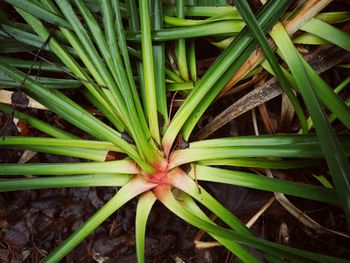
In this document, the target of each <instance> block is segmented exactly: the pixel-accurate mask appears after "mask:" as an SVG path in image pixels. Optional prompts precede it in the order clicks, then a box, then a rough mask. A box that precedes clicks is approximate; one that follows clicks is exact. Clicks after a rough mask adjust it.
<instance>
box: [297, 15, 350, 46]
mask: <svg viewBox="0 0 350 263" xmlns="http://www.w3.org/2000/svg"><path fill="white" fill-rule="evenodd" d="M300 29H301V30H303V31H306V32H308V33H311V34H313V35H316V36H318V37H320V38H323V39H325V40H327V41H329V42H330V43H333V44H335V45H337V46H339V47H341V48H343V49H345V50H347V51H349V52H350V35H349V34H348V33H346V32H344V31H342V30H340V29H338V28H336V27H334V26H332V25H330V24H328V23H326V22H323V21H321V20H319V19H316V18H313V19H311V20H310V21H309V22H308V23H306V24H305V25H303V26H302V27H301V28H300Z"/></svg>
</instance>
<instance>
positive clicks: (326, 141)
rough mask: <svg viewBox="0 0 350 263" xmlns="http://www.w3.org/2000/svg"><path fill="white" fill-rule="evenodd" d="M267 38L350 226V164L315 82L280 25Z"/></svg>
mask: <svg viewBox="0 0 350 263" xmlns="http://www.w3.org/2000/svg"><path fill="white" fill-rule="evenodd" d="M271 36H272V38H273V39H274V41H275V43H276V45H277V46H278V48H279V50H280V51H281V53H282V55H283V57H284V58H285V60H286V62H287V64H288V66H289V69H290V70H291V72H292V75H293V76H294V78H295V81H296V82H297V85H298V87H299V89H300V92H301V94H302V97H303V99H304V101H305V104H306V106H307V108H308V110H309V112H310V115H311V118H312V119H313V121H314V124H315V128H316V133H317V135H318V137H319V139H320V144H321V147H322V150H323V154H324V156H325V158H326V160H327V164H328V167H329V170H330V174H331V176H332V178H333V181H334V184H335V186H336V190H337V192H338V194H339V197H340V200H341V202H342V206H343V209H344V211H345V214H346V218H347V222H348V224H350V179H349V177H348V175H347V173H348V171H350V165H349V162H348V160H347V157H346V155H345V152H344V150H343V148H342V145H341V144H340V142H339V140H338V139H337V136H336V135H335V133H334V131H333V129H332V127H331V126H330V125H329V123H328V121H327V118H326V115H325V113H324V110H323V108H322V106H321V104H320V102H319V99H318V98H317V96H316V95H315V91H314V87H315V88H316V86H317V84H318V83H315V82H314V80H313V79H312V78H310V76H309V74H308V71H307V69H306V68H305V66H304V64H303V63H302V60H301V57H300V55H299V54H298V53H297V51H296V50H295V47H294V45H293V43H292V42H291V40H290V39H289V36H288V34H287V32H286V31H285V29H284V28H283V26H282V25H281V24H277V25H276V26H275V28H274V30H273V31H272V32H271Z"/></svg>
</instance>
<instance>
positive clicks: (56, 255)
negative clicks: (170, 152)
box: [43, 176, 154, 263]
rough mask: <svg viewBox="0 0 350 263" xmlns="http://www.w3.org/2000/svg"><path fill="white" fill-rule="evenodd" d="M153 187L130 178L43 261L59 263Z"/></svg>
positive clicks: (141, 179) (136, 178) (140, 178)
mask: <svg viewBox="0 0 350 263" xmlns="http://www.w3.org/2000/svg"><path fill="white" fill-rule="evenodd" d="M153 186H154V185H153V184H151V183H148V182H147V181H145V179H144V178H143V177H142V176H137V177H134V178H132V179H131V180H130V181H129V182H128V183H127V184H125V185H124V186H123V187H122V188H121V189H120V190H119V191H118V192H117V193H116V194H115V195H114V196H113V197H112V198H111V199H110V200H109V201H108V202H107V203H106V204H105V205H104V206H103V207H102V208H100V209H99V210H98V211H97V212H96V213H95V214H94V215H93V216H91V217H90V218H89V219H88V220H87V221H86V222H85V223H84V224H82V225H81V226H80V227H79V228H78V229H77V230H76V231H75V232H74V233H73V234H72V235H71V236H70V237H69V238H67V239H66V240H65V241H63V243H61V244H60V245H59V246H58V247H57V248H56V249H55V250H54V251H52V252H51V254H50V255H49V256H48V257H47V258H45V259H44V260H43V262H45V263H53V262H59V261H60V260H61V259H62V258H63V257H64V256H65V255H67V254H68V253H69V252H70V251H72V249H73V248H75V247H76V246H77V245H78V244H79V243H80V242H81V241H83V240H84V239H85V238H86V237H87V236H88V235H89V234H90V233H91V232H92V231H94V230H95V229H96V228H97V227H98V226H99V225H100V224H101V223H102V222H103V221H105V220H106V219H107V218H108V217H109V216H110V215H111V214H113V213H114V212H115V211H117V210H118V209H119V208H120V207H121V206H123V205H124V204H125V203H127V202H128V201H130V200H131V199H132V198H134V197H135V196H137V195H139V194H141V193H143V192H145V191H147V190H148V189H150V188H152V187H153Z"/></svg>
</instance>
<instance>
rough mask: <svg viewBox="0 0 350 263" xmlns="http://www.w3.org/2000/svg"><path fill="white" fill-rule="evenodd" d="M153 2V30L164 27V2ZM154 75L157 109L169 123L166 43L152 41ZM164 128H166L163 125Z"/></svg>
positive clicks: (157, 0) (165, 121)
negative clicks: (166, 85) (166, 84)
mask: <svg viewBox="0 0 350 263" xmlns="http://www.w3.org/2000/svg"><path fill="white" fill-rule="evenodd" d="M150 3H151V10H152V14H151V22H152V23H151V26H152V31H153V30H160V29H163V14H162V2H161V1H160V0H155V1H150ZM152 48H153V61H154V76H155V87H156V98H157V109H158V111H159V113H160V114H161V115H162V117H163V119H164V122H163V123H164V124H166V123H168V107H167V96H166V87H165V47H164V43H152ZM162 128H163V130H164V128H165V126H164V127H162Z"/></svg>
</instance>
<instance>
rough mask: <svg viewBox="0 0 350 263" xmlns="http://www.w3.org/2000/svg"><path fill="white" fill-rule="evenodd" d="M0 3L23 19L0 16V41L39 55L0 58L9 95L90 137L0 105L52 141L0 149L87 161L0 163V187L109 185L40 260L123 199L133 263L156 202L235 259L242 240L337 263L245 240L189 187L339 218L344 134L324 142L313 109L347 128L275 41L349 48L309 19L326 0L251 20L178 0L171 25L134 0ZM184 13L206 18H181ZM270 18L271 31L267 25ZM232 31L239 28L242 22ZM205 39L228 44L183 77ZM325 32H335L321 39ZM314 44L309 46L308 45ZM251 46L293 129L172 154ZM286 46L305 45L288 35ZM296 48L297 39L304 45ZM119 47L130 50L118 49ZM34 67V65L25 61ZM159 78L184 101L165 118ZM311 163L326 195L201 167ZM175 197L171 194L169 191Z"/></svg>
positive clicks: (271, 253)
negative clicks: (111, 190) (74, 95)
mask: <svg viewBox="0 0 350 263" xmlns="http://www.w3.org/2000/svg"><path fill="white" fill-rule="evenodd" d="M6 2H7V3H8V4H10V5H12V6H13V7H14V8H15V9H16V11H17V12H18V14H19V15H20V16H21V17H22V18H23V19H24V21H25V23H23V22H14V21H11V20H10V19H9V18H8V17H6V14H5V13H4V14H1V16H0V18H1V21H2V31H1V32H2V36H1V37H2V38H4V39H8V38H9V37H10V38H15V39H16V40H17V41H19V42H21V43H22V45H23V47H24V48H26V50H27V51H28V52H31V53H33V51H32V50H33V47H36V48H39V51H38V52H37V53H34V54H35V56H36V57H35V61H34V62H33V63H30V62H28V61H24V60H19V59H14V58H11V56H6V57H1V58H0V72H2V73H1V74H3V75H0V77H1V81H2V83H3V84H6V85H8V87H9V88H10V86H11V85H12V86H16V85H18V84H19V85H20V86H21V89H22V90H23V91H24V92H25V93H26V94H28V95H29V96H31V97H32V98H33V99H35V100H36V101H38V102H40V103H41V104H43V105H44V106H46V107H47V108H48V109H49V110H50V111H52V112H54V113H56V114H57V115H59V116H61V117H63V118H64V119H66V120H67V121H68V122H70V123H72V124H73V125H75V126H76V127H78V128H80V129H81V130H82V131H84V132H85V133H87V134H89V135H91V136H92V137H94V140H86V139H82V138H79V137H77V136H76V135H73V134H71V133H69V132H67V131H63V130H60V129H59V128H56V127H53V126H51V125H49V124H47V123H45V122H43V121H40V120H38V119H36V118H34V117H32V116H29V115H27V114H25V113H23V112H20V111H18V110H16V109H14V108H12V107H10V106H6V105H5V104H0V109H1V110H2V111H4V112H7V113H10V114H11V113H12V114H13V115H14V116H15V117H17V118H19V119H23V120H25V121H27V122H28V123H29V124H30V125H32V126H33V127H35V128H37V129H38V130H40V131H42V132H44V133H46V134H47V135H49V136H51V137H52V138H49V137H33V138H32V137H30V138H26V137H15V136H13V137H10V136H8V137H3V138H2V140H1V141H0V145H1V146H4V147H14V148H18V149H30V150H33V151H39V152H48V153H54V154H61V155H67V156H74V157H80V158H84V159H87V160H91V161H94V162H88V163H86V162H84V163H67V164H21V165H19V164H2V165H1V169H0V174H1V175H6V176H8V177H7V179H2V180H1V181H0V191H15V190H24V189H38V188H49V187H83V186H115V187H120V188H119V190H118V191H117V193H116V194H115V196H114V197H112V198H111V199H110V200H109V201H108V202H107V203H106V204H105V205H104V206H103V207H102V208H101V209H100V210H98V211H97V212H96V213H95V214H94V215H93V216H92V217H91V218H90V219H89V220H88V221H86V222H85V223H84V224H83V225H81V226H80V227H79V228H78V229H77V230H76V231H75V232H74V233H73V234H72V235H71V236H70V237H69V238H68V239H66V240H65V241H64V242H63V243H62V244H61V245H60V246H59V247H58V248H56V249H55V250H54V251H52V252H51V254H50V255H49V256H48V257H47V258H46V259H44V262H58V261H59V260H60V259H62V258H63V257H64V256H65V255H67V254H68V253H69V252H70V251H71V250H72V249H74V248H75V247H76V246H77V245H78V244H79V243H80V242H81V241H82V240H83V239H84V238H85V237H86V236H88V235H89V234H90V233H91V232H92V231H94V230H95V229H96V228H97V227H98V226H99V225H100V224H101V223H102V222H103V221H104V220H105V219H106V218H108V217H109V216H110V215H111V214H113V213H114V212H115V211H116V210H117V209H119V208H120V207H121V206H123V205H124V204H125V203H127V202H128V201H129V200H131V199H133V198H135V197H139V201H138V207H137V211H136V247H137V255H138V260H139V262H144V255H143V252H144V239H145V228H146V222H147V218H148V215H149V213H150V211H151V209H152V206H153V204H154V202H155V201H156V200H159V201H160V202H161V203H163V204H164V205H165V206H166V207H167V208H169V210H171V211H172V212H173V213H174V214H176V215H177V216H179V217H181V218H182V219H184V220H185V221H187V222H189V223H190V224H192V225H194V226H196V227H198V228H200V229H203V230H204V231H206V232H207V233H208V234H209V235H211V236H212V237H213V238H215V239H216V240H218V241H219V242H220V243H221V244H222V245H224V246H225V247H226V248H227V249H229V250H230V251H231V252H232V253H234V254H235V255H236V256H237V257H238V258H239V259H241V260H242V261H244V262H258V259H257V258H256V257H255V256H254V255H253V254H252V253H251V252H249V251H248V250H247V249H246V247H245V246H246V245H247V246H251V247H254V248H256V249H258V250H259V251H261V252H262V253H263V254H264V256H265V257H266V258H267V259H268V260H269V261H281V260H283V259H292V260H297V261H303V262H305V261H320V262H329V261H330V260H337V261H339V262H341V261H343V260H341V259H334V258H332V257H328V256H324V255H320V254H316V253H311V252H307V251H303V250H299V249H295V248H291V247H287V246H284V245H280V244H277V243H273V242H270V241H266V240H263V239H261V238H258V237H255V236H254V235H253V234H252V232H251V231H250V230H249V229H248V228H247V227H246V226H245V225H244V224H243V223H242V222H241V221H240V220H239V219H238V218H237V217H235V216H234V215H233V214H232V213H231V212H230V211H228V210H227V209H225V208H224V207H223V206H222V205H221V204H220V203H219V202H218V201H216V200H215V199H214V198H213V197H212V196H211V195H210V194H209V193H208V192H206V191H205V189H203V188H202V187H201V186H200V184H199V182H200V181H210V182H220V183H226V184H233V185H239V186H245V187H250V188H254V189H260V190H265V191H271V192H279V193H285V194H288V195H292V196H298V197H302V198H306V199H311V200H316V201H321V202H326V203H329V204H332V205H339V206H341V207H342V208H343V209H344V212H345V214H346V218H347V221H348V223H349V222H350V182H349V181H350V179H349V174H348V171H349V170H350V169H349V163H348V160H347V156H348V155H349V154H350V137H349V136H348V135H346V134H342V135H336V134H335V132H334V131H333V129H332V127H331V125H330V124H329V121H328V120H327V115H326V114H325V112H324V110H323V106H325V107H327V108H328V109H329V110H330V111H331V112H332V114H334V116H335V117H336V118H339V120H340V121H341V122H342V123H343V124H344V125H345V126H346V127H347V128H350V110H349V107H348V106H347V105H346V103H345V102H344V101H343V100H341V99H340V98H339V97H338V96H337V95H336V94H335V93H333V90H332V89H331V87H329V85H328V84H327V83H326V82H325V81H324V80H323V79H321V77H320V76H319V75H317V73H315V71H314V70H313V69H312V68H311V67H310V66H309V65H308V64H307V63H306V62H305V61H304V59H303V58H302V57H301V56H300V54H299V53H298V51H297V50H296V48H295V46H294V45H293V44H292V42H291V39H290V37H289V35H288V34H290V35H293V34H294V33H295V32H296V31H297V30H298V29H300V28H301V29H302V30H304V31H306V32H308V33H310V34H314V35H316V36H317V37H319V38H321V39H325V40H326V41H328V42H332V43H334V44H336V45H338V46H340V47H342V48H343V49H345V50H347V51H349V52H350V36H349V35H348V34H347V33H344V32H343V31H341V30H339V29H338V28H336V27H334V26H332V25H330V24H328V23H327V22H322V21H321V20H319V19H318V18H313V17H314V16H315V15H316V14H317V13H318V12H320V11H321V9H322V8H323V7H324V6H326V5H327V4H328V3H329V2H330V1H316V2H317V3H316V4H315V3H314V2H315V1H312V0H310V1H306V3H305V4H304V6H302V7H301V8H299V9H296V10H292V13H291V14H288V15H286V16H285V15H284V14H285V11H286V10H287V8H288V6H289V5H290V4H291V1H288V0H280V1H277V0H270V1H268V2H267V3H266V4H265V5H264V6H263V7H262V8H261V10H259V12H258V14H256V16H254V15H253V13H252V11H251V10H250V7H249V6H248V5H247V3H246V2H245V1H244V0H238V1H235V4H236V7H237V8H238V9H236V8H234V7H232V6H225V7H221V8H209V7H206V8H201V7H200V6H192V7H187V8H185V5H184V1H177V4H176V16H177V17H171V16H168V15H169V14H170V13H171V8H170V9H168V8H166V7H164V6H163V5H162V3H161V2H160V1H143V0H140V1H139V4H138V5H137V3H136V2H135V1H126V2H125V4H124V3H120V2H119V1H118V0H105V1H101V2H100V5H97V4H94V3H89V4H87V1H83V0H74V1H68V0H35V1H29V0H6ZM71 2H72V3H71ZM173 8H174V7H173ZM300 10H302V11H300ZM161 11H164V13H165V14H167V15H166V16H164V21H165V22H166V23H167V25H168V26H169V28H166V29H163V15H162V12H161ZM305 11H307V12H305ZM137 12H139V14H138V13H137ZM196 12H197V13H196ZM217 12H219V13H217ZM126 14H127V16H125V15H126ZM150 14H153V15H150ZM186 16H209V17H210V18H208V19H202V20H200V19H196V20H188V19H185V17H186ZM100 17H102V18H101V19H99V18H100ZM125 17H127V18H128V26H125V23H123V20H124V19H125ZM340 18H341V19H344V20H347V19H349V15H348V14H346V15H343V16H342V14H341V13H339V14H336V15H334V17H333V19H340ZM280 19H282V21H283V23H284V26H285V27H284V26H283V25H282V23H281V22H278V21H279V20H280ZM310 19H311V20H310ZM328 19H330V18H328ZM309 20H310V21H309ZM325 20H326V19H325ZM307 21H309V22H307ZM124 22H125V21H124ZM305 22H306V23H305ZM245 23H246V24H247V26H244V25H245ZM174 26H176V27H174ZM320 27H322V28H323V27H325V28H326V29H327V30H328V32H326V33H325V32H324V31H320V30H319V29H320ZM272 28H273V29H272ZM285 28H286V29H287V31H288V32H287V31H286V29H285ZM271 29H272V31H271V32H270V34H271V36H272V39H273V40H274V41H275V44H276V45H277V47H278V49H279V51H278V52H277V54H278V55H279V56H280V57H281V59H282V60H285V62H286V63H287V65H288V68H289V70H290V73H289V71H287V70H286V69H285V68H283V67H281V66H280V65H279V64H278V61H277V58H276V57H275V55H274V54H275V52H274V51H273V46H272V44H271V43H272V42H270V43H269V40H267V39H266V34H267V32H269V31H270V30H271ZM152 30H153V31H152ZM321 32H322V33H321ZM211 35H215V36H217V35H220V36H226V35H229V36H230V37H233V38H234V39H233V41H232V39H231V40H229V42H230V41H231V43H230V44H229V45H228V46H227V47H226V46H225V47H226V48H225V50H224V51H223V52H222V53H221V54H220V55H219V56H218V58H217V59H216V60H215V62H214V64H213V65H212V66H211V67H210V68H209V69H208V71H207V72H206V73H205V74H204V75H203V76H202V77H201V78H200V79H197V74H196V71H197V70H196V57H195V48H196V47H195V43H194V40H193V37H196V36H211ZM329 35H333V36H336V37H333V38H329V37H327V36H329ZM317 37H315V38H313V39H311V42H312V41H314V42H315V41H317V39H318V38H317ZM305 38H306V37H305ZM174 39H177V40H176V52H175V58H176V61H177V63H178V69H177V68H176V67H174V66H173V65H172V64H171V65H170V67H168V68H166V66H165V61H166V60H167V59H168V60H171V59H173V55H172V54H171V50H169V49H166V48H165V46H164V41H168V40H174ZM255 39H256V40H257V43H258V44H259V45H260V46H261V48H262V50H263V52H264V54H265V56H266V58H267V62H264V63H262V65H263V67H264V68H266V69H267V70H270V71H271V72H272V74H275V75H276V78H277V79H278V80H279V81H280V83H281V85H282V87H283V88H284V90H285V92H286V94H288V97H289V99H290V101H291V102H292V104H293V106H294V107H295V110H296V112H297V115H298V118H299V120H300V123H301V126H302V129H303V133H305V134H304V135H292V134H290V135H263V136H245V137H235V138H217V139H211V140H202V141H193V142H190V143H188V145H187V147H183V146H181V141H182V140H185V141H189V140H191V133H192V131H193V130H194V128H195V127H196V124H197V123H198V120H199V118H200V117H201V116H202V115H203V113H204V112H205V110H206V109H207V108H208V107H209V105H211V104H212V103H214V100H215V98H217V96H218V95H219V94H220V92H222V91H223V90H225V89H226V86H225V85H226V83H227V82H229V81H230V79H231V77H232V75H233V73H235V72H238V71H239V70H240V69H241V68H242V65H244V63H245V62H246V61H249V60H250V59H251V54H255V53H254V50H255V49H256V42H255ZM315 39H316V40H315ZM298 41H305V40H303V38H300V37H299V40H298ZM306 41H310V40H308V39H307V38H306ZM318 41H319V40H318ZM138 42H140V47H141V48H140V50H138V48H139V45H138ZM328 42H327V43H328ZM130 43H136V44H135V45H132V46H133V48H132V47H130V46H129V45H130ZM312 43H313V42H312ZM318 43H319V42H318ZM46 44H47V46H46ZM186 44H188V48H187V49H186ZM34 50H36V49H34ZM43 50H44V51H45V52H47V53H49V54H50V55H51V56H53V57H54V60H55V61H56V62H55V63H52V62H51V61H50V60H47V59H45V57H44V56H43V55H42V52H44V51H43ZM17 51H18V50H17ZM131 56H133V57H131ZM38 59H45V61H44V62H40V63H38V62H37V61H36V60H38ZM260 62H261V61H258V62H257V63H256V64H259V63H260ZM134 65H135V67H134ZM20 69H29V73H30V72H31V70H33V69H40V70H41V71H53V72H60V73H67V74H69V75H71V76H74V79H73V80H71V81H70V82H69V81H67V80H66V79H64V78H62V79H60V78H55V79H50V78H47V79H45V78H43V79H36V78H35V77H34V76H30V75H29V76H27V75H28V74H25V73H24V72H22V71H21V70H20ZM271 69H272V70H271ZM245 73H247V72H245ZM135 76H137V80H138V81H137V82H136V81H135ZM166 79H167V81H169V82H171V83H172V86H171V87H172V88H171V89H170V90H171V91H175V92H182V96H183V97H184V101H183V103H182V105H181V107H180V108H179V109H178V110H177V111H176V113H175V114H174V116H171V111H172V101H170V100H168V98H167V94H166ZM77 83H78V84H79V83H82V84H83V86H84V88H82V89H81V90H80V91H79V92H81V94H83V95H84V96H85V97H86V98H87V100H89V101H90V102H91V104H93V105H94V106H95V107H96V108H97V109H98V110H99V111H100V112H102V113H103V114H104V117H105V121H101V120H100V119H98V118H96V117H95V116H93V115H92V114H91V113H89V112H88V111H87V110H86V109H84V108H83V107H82V106H80V105H79V104H78V103H77V102H76V101H74V100H73V99H71V98H69V97H68V96H67V95H65V92H64V91H61V90H60V89H59V88H63V86H64V85H67V86H68V87H69V88H76V87H77ZM184 90H185V91H184ZM188 90H190V91H188ZM186 91H187V92H186ZM295 91H297V92H300V94H301V96H302V98H303V100H304V102H305V104H306V106H307V109H308V112H309V113H310V116H311V119H312V123H313V125H314V126H315V129H316V133H317V136H315V135H309V134H306V133H308V125H307V121H306V119H305V116H304V112H303V109H302V106H301V105H300V102H299V101H298V98H297V96H295V93H294V92H295ZM169 101H170V103H169ZM321 103H322V104H323V106H322V104H321ZM309 123H310V121H309ZM109 151H116V152H122V153H124V154H126V155H127V156H128V157H126V158H125V159H122V160H116V161H105V158H106V155H107V153H108V152H109ZM270 158H273V159H270ZM282 158H283V159H282ZM284 158H286V159H285V160H284ZM288 158H297V159H296V160H290V159H288ZM322 158H325V159H326V161H327V164H328V167H329V169H330V174H331V176H332V179H333V182H334V185H335V189H330V188H326V187H324V186H316V185H311V184H306V183H296V182H292V181H286V180H281V179H276V178H269V177H265V176H261V175H258V174H255V173H251V172H241V171H235V170H232V169H229V168H217V167H211V166H224V167H229V166H242V167H261V168H273V169H274V168H279V169H289V168H290V169H292V168H298V167H308V166H312V165H317V164H318V159H322ZM188 163H190V164H191V165H192V169H191V171H190V172H188V173H186V172H184V170H183V169H182V168H181V166H182V165H184V164H188ZM20 174H32V175H36V176H38V177H35V178H11V175H20ZM42 175H55V176H48V177H41V176H42ZM175 191H178V193H179V196H178V195H177V194H178V193H176V194H175ZM180 199H181V202H180V201H179V200H180ZM196 202H198V203H200V204H202V205H203V206H205V207H206V208H208V209H209V210H210V211H211V212H213V213H214V214H216V215H217V216H218V217H219V218H220V219H221V220H222V221H223V222H224V223H225V225H226V228H224V227H221V226H219V225H217V224H215V223H213V222H212V221H211V220H210V219H209V217H208V216H207V215H206V214H205V213H203V212H202V210H201V208H200V207H199V206H198V205H197V203H196Z"/></svg>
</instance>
